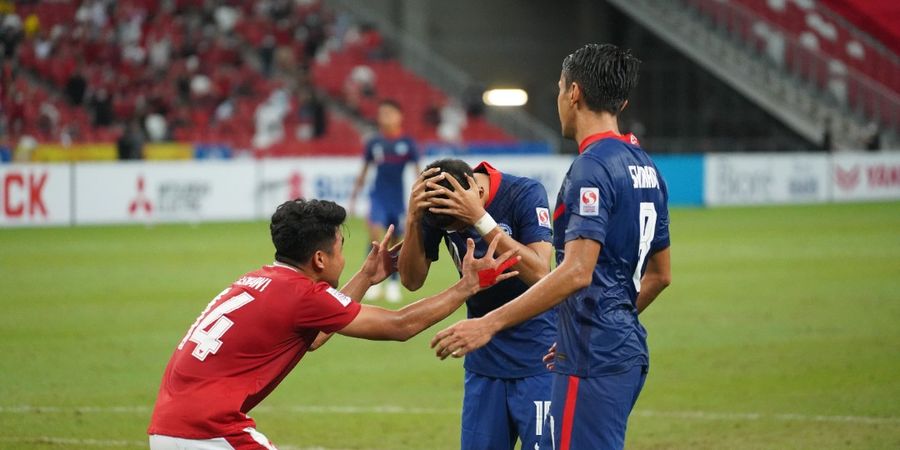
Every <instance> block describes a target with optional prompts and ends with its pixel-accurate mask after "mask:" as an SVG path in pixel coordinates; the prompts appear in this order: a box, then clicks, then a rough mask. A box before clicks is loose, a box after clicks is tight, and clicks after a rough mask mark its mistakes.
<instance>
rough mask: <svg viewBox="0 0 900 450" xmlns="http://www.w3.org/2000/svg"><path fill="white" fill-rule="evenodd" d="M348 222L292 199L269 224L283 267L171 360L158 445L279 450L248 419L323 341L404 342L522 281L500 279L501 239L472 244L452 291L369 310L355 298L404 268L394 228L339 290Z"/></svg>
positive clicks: (253, 276) (243, 289)
mask: <svg viewBox="0 0 900 450" xmlns="http://www.w3.org/2000/svg"><path fill="white" fill-rule="evenodd" d="M345 218H346V211H345V210H344V209H343V208H342V207H340V206H338V205H337V204H335V203H333V202H329V201H322V200H292V201H288V202H285V203H283V204H282V205H280V206H279V207H278V209H277V210H276V211H275V214H274V215H273V216H272V222H271V225H270V231H271V235H272V242H273V243H274V245H275V262H274V263H273V264H271V265H267V266H264V267H262V268H261V269H259V270H255V271H253V272H250V273H247V274H245V275H244V276H242V277H240V278H239V279H238V280H237V281H235V282H234V283H232V284H231V286H230V287H228V288H227V289H225V290H224V291H222V292H221V293H220V294H219V295H218V296H216V297H215V298H214V299H213V300H212V301H211V302H210V303H209V305H207V306H206V309H205V310H204V311H203V312H202V313H201V314H200V317H198V318H197V320H196V322H194V324H193V325H192V326H191V327H190V329H189V330H188V332H187V334H186V335H185V336H184V338H183V339H182V340H181V342H180V343H179V345H178V347H177V348H176V349H175V352H174V354H173V355H172V358H171V359H170V360H169V364H168V366H167V367H166V370H165V374H164V375H163V379H162V383H161V386H160V389H159V394H158V397H157V400H156V406H155V407H154V410H153V417H152V419H151V421H150V427H149V429H148V434H149V435H150V448H151V449H153V450H169V449H198V450H199V449H238V450H249V449H273V448H275V447H274V446H273V445H272V443H271V442H269V440H268V439H267V438H266V437H265V436H263V435H262V434H261V433H259V432H258V431H256V423H255V422H254V421H253V419H251V418H250V417H249V416H247V413H248V412H249V411H250V410H251V409H253V408H254V407H255V406H256V405H257V404H259V403H260V402H261V401H262V400H263V399H265V398H266V396H268V395H269V394H270V393H271V392H272V391H273V390H274V389H275V387H276V386H278V384H279V383H280V382H281V380H283V379H284V377H285V376H286V375H287V374H288V373H289V372H290V371H291V369H293V368H294V366H295V365H296V364H297V363H298V362H299V361H300V359H301V358H303V355H304V354H305V353H306V352H307V351H308V350H310V347H311V346H312V345H313V343H314V341H315V340H316V338H317V336H321V337H323V338H324V337H325V336H327V335H328V334H329V333H334V332H337V333H340V334H343V335H346V336H351V337H358V338H364V339H375V340H397V341H405V340H407V339H409V338H411V337H413V336H415V335H416V334H418V333H420V332H421V331H422V330H424V329H426V328H428V327H430V326H431V325H433V324H435V323H437V322H438V321H440V320H442V319H444V318H445V317H447V316H448V315H450V314H451V313H452V312H453V311H455V310H456V309H457V308H459V307H460V306H461V305H462V304H463V303H464V302H465V300H466V299H467V298H469V297H470V296H472V295H473V294H475V293H477V292H478V291H480V290H481V289H483V288H485V287H488V286H490V285H492V284H493V283H496V282H498V281H503V280H505V279H508V278H512V277H515V276H517V275H518V272H516V271H511V272H508V273H499V272H501V271H502V269H503V268H504V267H508V266H509V265H510V264H509V263H512V262H515V261H507V260H509V259H511V258H514V259H515V260H518V257H517V256H515V251H509V252H506V253H504V254H502V255H501V256H499V257H497V258H494V257H493V255H494V253H495V251H496V247H497V241H498V240H497V239H494V240H493V241H492V242H491V245H490V247H489V249H488V251H487V253H486V254H485V256H484V257H483V258H480V259H475V257H474V251H473V249H474V246H475V244H474V242H473V241H471V240H469V242H468V252H467V253H466V257H465V260H464V262H463V276H462V278H461V279H460V280H459V282H457V283H456V284H454V285H453V286H451V287H449V288H448V289H447V290H445V291H443V292H441V293H439V294H437V295H435V296H433V297H428V298H426V299H423V300H420V301H418V302H415V303H412V304H410V305H408V306H406V307H404V308H402V309H400V310H397V311H392V310H387V309H383V308H379V307H376V306H370V305H360V304H359V303H358V302H356V301H354V300H353V299H359V298H361V297H362V296H363V294H364V293H365V292H366V290H367V289H368V288H369V287H370V286H371V285H373V284H376V283H379V282H381V281H382V280H384V279H385V278H386V277H388V276H389V275H390V274H391V273H393V272H394V270H395V269H394V263H393V258H392V256H391V252H390V251H389V250H388V248H387V245H388V242H389V241H390V237H391V233H392V231H393V230H392V228H389V229H388V232H387V234H386V235H385V237H384V239H383V240H382V241H381V242H380V243H379V242H373V245H372V251H371V252H370V253H369V255H368V257H367V258H366V260H365V261H364V262H363V265H362V267H361V268H360V270H359V271H358V272H357V273H356V274H355V275H354V276H353V277H352V278H351V279H350V280H349V281H348V282H347V283H346V284H345V285H344V287H343V288H342V289H340V290H337V289H336V287H337V285H338V280H339V278H340V276H341V272H343V269H344V256H343V242H344V238H343V235H342V233H341V225H342V224H343V223H344V220H345ZM505 262H506V263H507V264H504V263H505ZM321 340H322V339H320V341H321Z"/></svg>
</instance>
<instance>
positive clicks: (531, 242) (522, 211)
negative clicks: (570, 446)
mask: <svg viewBox="0 0 900 450" xmlns="http://www.w3.org/2000/svg"><path fill="white" fill-rule="evenodd" d="M436 169H437V170H439V172H437V171H435V170H436ZM441 175H443V177H442V176H441ZM406 227H407V235H406V240H405V241H404V242H403V247H402V248H401V249H400V258H399V264H398V268H399V272H400V278H401V280H403V284H404V286H406V287H407V288H408V289H410V290H413V291H414V290H417V289H419V288H420V287H421V286H422V284H423V283H424V282H425V278H426V277H427V276H428V272H429V268H430V266H431V263H432V262H434V261H437V260H438V254H439V248H440V244H441V241H442V240H443V241H444V242H445V243H446V245H447V249H448V250H449V252H450V255H451V256H452V257H453V261H454V262H455V263H456V267H457V269H458V270H459V271H460V275H462V274H463V265H462V257H461V255H464V254H465V252H466V241H467V240H469V239H473V240H474V241H475V254H476V255H480V254H485V252H489V251H490V249H489V245H488V243H489V242H492V241H493V240H494V239H499V244H498V246H497V248H498V249H499V250H500V251H506V250H518V252H519V256H520V257H521V258H522V259H521V260H520V261H519V262H518V264H516V265H515V266H513V269H515V270H517V271H518V272H519V276H518V278H514V279H509V280H506V281H504V282H502V283H499V284H497V285H496V286H494V287H492V288H490V289H487V290H484V291H481V292H479V293H478V294H475V295H473V296H472V297H471V298H469V300H467V301H466V305H467V310H468V317H481V316H483V315H485V314H487V313H488V312H490V311H491V310H493V309H495V308H497V307H498V306H500V305H503V304H504V303H506V302H508V301H510V300H512V299H514V298H516V297H517V296H518V295H520V294H522V293H523V292H525V290H527V289H528V286H529V285H532V284H534V283H536V282H537V281H538V280H540V279H541V277H543V276H544V275H546V274H547V273H548V272H549V271H550V256H551V254H552V252H553V246H552V244H551V243H550V239H551V233H550V210H549V208H548V206H547V192H546V191H545V190H544V187H543V186H542V185H541V184H540V183H538V182H537V181H535V180H532V179H529V178H524V177H517V176H514V175H510V174H506V173H502V172H500V171H498V170H497V169H494V168H493V167H491V166H490V165H489V164H488V163H486V162H483V163H481V164H480V165H478V167H476V168H475V170H474V171H473V170H472V168H471V167H469V165H468V164H466V163H465V162H463V161H461V160H458V159H444V160H440V161H436V162H434V163H432V164H429V165H428V167H427V168H426V171H425V172H424V173H423V174H422V175H420V176H419V178H418V179H417V181H416V184H415V186H413V191H412V194H411V197H410V201H409V213H408V215H407V218H406ZM555 339H556V313H555V311H553V310H550V311H547V312H545V313H543V314H540V315H537V316H535V317H533V318H531V319H529V320H527V321H525V322H523V323H521V324H519V325H517V326H514V327H511V328H509V329H507V330H503V331H501V332H499V333H498V334H497V335H496V336H495V337H494V339H492V340H491V341H490V342H489V343H488V344H487V345H486V346H485V347H484V348H482V349H478V350H476V351H474V352H472V353H471V354H469V355H468V356H466V361H465V372H466V373H465V393H464V397H463V410H462V434H461V448H462V449H464V450H476V449H485V450H488V449H490V450H496V449H510V450H511V449H512V448H514V446H515V444H516V440H517V438H519V439H521V441H522V448H523V449H528V450H531V449H533V448H535V446H536V445H537V443H538V439H539V438H540V434H541V431H542V430H541V425H542V420H541V419H542V418H543V417H544V414H546V408H545V405H547V404H549V402H550V388H551V385H552V381H553V378H552V374H550V373H549V372H547V370H546V369H545V368H544V364H543V363H542V361H541V356H542V355H543V352H544V350H546V349H547V348H548V347H549V346H550V345H552V343H553V342H554V341H555Z"/></svg>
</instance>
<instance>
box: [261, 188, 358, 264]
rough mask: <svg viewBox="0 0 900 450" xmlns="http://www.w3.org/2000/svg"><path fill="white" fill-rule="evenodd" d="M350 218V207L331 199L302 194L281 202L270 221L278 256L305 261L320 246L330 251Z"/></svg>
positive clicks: (280, 258) (283, 258)
mask: <svg viewBox="0 0 900 450" xmlns="http://www.w3.org/2000/svg"><path fill="white" fill-rule="evenodd" d="M346 218H347V211H345V210H344V208H343V207H341V206H340V205H338V204H337V203H335V202H332V201H328V200H315V199H312V200H304V199H302V198H298V199H296V200H288V201H286V202H284V203H282V204H280V205H278V208H276V209H275V214H272V223H271V224H270V225H269V231H270V232H271V233H272V243H273V244H275V260H276V261H280V262H283V263H288V264H292V265H302V264H306V263H307V262H309V259H310V258H312V256H313V255H314V254H315V253H316V251H318V250H322V251H324V252H326V253H329V254H330V253H331V248H332V246H333V245H334V241H335V239H336V237H337V230H338V228H339V227H340V226H341V225H343V223H344V220H345V219H346Z"/></svg>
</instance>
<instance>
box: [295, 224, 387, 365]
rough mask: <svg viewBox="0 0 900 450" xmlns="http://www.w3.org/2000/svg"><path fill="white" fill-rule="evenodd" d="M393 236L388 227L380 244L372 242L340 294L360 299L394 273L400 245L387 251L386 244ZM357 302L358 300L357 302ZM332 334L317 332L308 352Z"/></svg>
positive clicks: (324, 341) (319, 345)
mask: <svg viewBox="0 0 900 450" xmlns="http://www.w3.org/2000/svg"><path fill="white" fill-rule="evenodd" d="M393 234H394V226H393V225H390V226H388V229H387V232H385V233H384V238H382V239H381V242H375V241H373V242H372V250H371V251H369V255H368V256H367V257H366V259H365V261H363V265H362V267H360V269H359V271H358V272H356V274H354V275H353V277H351V278H350V281H348V282H347V284H345V285H344V287H342V288H341V293H343V294H346V295H347V296H348V297H350V298H351V299H361V298H362V297H363V295H364V294H365V293H366V291H367V290H369V288H370V287H371V286H372V285H373V284H378V283H380V282H382V281H383V280H384V279H385V278H387V277H388V276H389V275H390V274H392V273H394V262H393V258H394V256H393V255H394V254H396V251H397V250H396V249H397V247H399V246H400V245H401V244H402V243H401V244H397V245H395V246H394V248H391V249H389V248H388V243H390V241H391V236H392V235H393ZM357 301H358V300H357ZM332 334H333V333H325V332H319V334H318V335H317V336H316V339H315V340H314V341H313V343H312V344H311V345H310V346H309V351H311V352H312V351H315V350H317V349H318V348H319V347H321V346H323V345H325V343H326V342H328V340H329V339H331V336H332Z"/></svg>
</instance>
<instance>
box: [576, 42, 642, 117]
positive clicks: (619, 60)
mask: <svg viewBox="0 0 900 450" xmlns="http://www.w3.org/2000/svg"><path fill="white" fill-rule="evenodd" d="M640 66H641V60H639V59H637V58H635V57H634V55H632V54H631V50H628V49H622V48H619V47H616V46H615V45H612V44H587V45H585V46H584V47H581V48H579V49H578V50H575V51H574V52H573V53H572V54H571V55H569V56H566V58H565V59H563V63H562V78H563V82H564V83H565V84H566V90H568V89H569V86H570V85H571V84H572V82H575V83H578V86H579V87H580V88H581V92H582V94H583V95H584V101H585V104H586V105H587V107H588V109H590V110H591V111H595V112H601V111H606V112H608V113H610V114H612V115H616V114H618V113H619V111H621V110H622V106H624V104H625V100H628V95H629V94H630V93H631V90H632V89H634V87H635V85H637V81H638V70H639V69H640Z"/></svg>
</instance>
